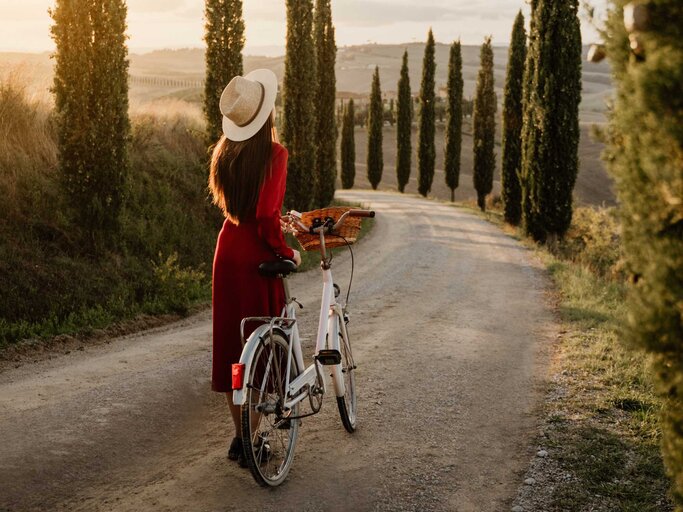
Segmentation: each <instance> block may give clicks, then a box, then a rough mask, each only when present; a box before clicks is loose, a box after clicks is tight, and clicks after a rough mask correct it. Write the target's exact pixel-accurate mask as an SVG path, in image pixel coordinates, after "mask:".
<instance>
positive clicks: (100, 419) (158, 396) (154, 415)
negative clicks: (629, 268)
mask: <svg viewBox="0 0 683 512" xmlns="http://www.w3.org/2000/svg"><path fill="white" fill-rule="evenodd" d="M342 195H343V197H344V198H347V199H351V200H355V201H361V202H364V203H366V204H368V205H370V206H372V207H373V208H374V209H375V210H376V211H377V214H378V216H377V221H376V226H375V229H374V230H373V232H372V233H371V235H370V236H369V237H368V238H367V239H365V240H364V241H363V242H362V243H360V244H359V245H358V246H357V247H356V252H355V255H356V273H355V277H354V288H353V291H352V295H351V306H350V310H351V323H350V324H349V327H350V333H351V337H352V338H351V339H352V342H353V344H354V354H355V358H356V361H357V363H358V364H359V369H358V377H357V382H358V388H359V428H358V431H357V432H356V433H355V434H353V435H349V434H347V433H346V432H345V431H344V430H343V428H342V426H341V423H340V421H339V418H338V415H337V411H336V405H335V403H334V402H333V401H332V400H331V399H329V398H328V399H327V400H326V402H325V403H324V404H323V411H322V412H321V413H320V414H319V415H318V416H316V417H313V418H308V419H304V420H303V424H302V428H301V429H300V437H299V444H298V447H297V453H296V458H295V461H294V466H293V468H292V471H291V473H290V475H289V479H288V481H287V482H286V483H285V485H283V486H282V487H280V488H278V489H274V490H264V489H261V488H259V487H257V486H256V484H255V483H254V481H253V480H252V478H251V476H250V474H249V473H248V471H247V470H243V469H240V468H238V467H237V465H236V464H235V463H233V462H231V461H228V460H227V457H226V452H227V446H228V443H229V441H230V438H231V436H232V433H231V432H230V431H229V423H228V418H227V409H226V408H225V406H224V401H223V397H221V396H217V395H216V394H214V393H211V392H210V391H209V373H210V358H211V353H210V335H211V330H210V315H209V314H208V313H204V314H200V315H198V316H196V317H193V318H191V319H189V320H186V321H184V322H182V323H180V324H174V325H171V326H169V327H166V328H162V329H157V330H155V331H152V332H148V333H146V334H143V335H139V336H133V337H127V338H123V339H116V340H113V341H112V342H111V343H108V344H104V345H100V346H93V347H89V348H86V349H85V350H83V351H74V352H72V353H69V354H65V355H60V356H58V357H55V358H52V359H49V360H44V361H42V362H39V363H33V364H26V365H24V366H21V367H19V368H14V369H11V370H7V371H5V372H3V373H2V374H0V440H1V444H0V511H27V510H81V511H88V512H91V511H110V510H116V511H146V510H149V511H151V510H154V511H166V510H169V511H188V510H192V511H227V510H258V511H262V510H264V511H265V510H277V511H289V510H291V511H304V510H305V511H328V510H329V511H337V510H339V511H365V510H387V511H388V510H419V511H429V510H451V511H456V510H457V511H465V512H467V511H477V512H484V511H504V510H509V508H510V505H509V503H510V500H511V499H512V497H513V495H514V494H515V490H516V488H517V485H518V483H519V479H520V471H522V470H523V469H524V468H525V466H526V465H527V463H528V460H529V458H530V456H531V455H530V453H532V452H530V447H529V446H528V443H529V439H530V436H529V434H530V433H531V431H533V429H534V425H535V420H534V416H533V408H534V404H535V403H536V400H537V398H538V396H539V394H538V390H537V387H538V382H539V378H540V377H542V376H543V373H544V368H545V362H546V359H547V355H546V353H547V347H548V346H549V344H548V342H547V340H548V339H549V337H550V336H551V335H552V333H553V329H554V326H553V318H552V315H551V314H550V312H549V309H548V306H547V300H546V297H545V279H544V277H543V273H542V271H541V270H540V269H539V268H538V265H537V264H536V263H534V261H533V257H532V255H531V254H530V252H529V251H528V250H526V249H524V248H523V247H522V246H521V245H520V244H519V243H517V242H516V241H514V240H513V239H512V238H510V237H508V236H506V235H505V234H503V233H502V232H500V231H499V230H498V229H497V228H496V227H494V226H492V225H490V224H488V223H487V222H485V221H484V220H481V219H479V218H477V217H475V216H473V215H472V214H470V213H468V212H466V211H464V210H460V209H456V208H451V207H449V206H446V205H440V204H437V203H433V202H427V201H423V200H421V199H417V198H415V197H410V196H408V197H406V196H398V195H394V194H387V193H372V192H366V191H362V192H344V193H343V194H342ZM333 265H334V266H333V272H334V274H335V278H336V281H337V282H338V283H339V284H340V285H341V286H342V288H343V287H344V286H345V284H346V283H347V280H348V275H349V267H350V260H349V258H348V256H339V257H337V258H336V259H335V261H334V264H333ZM291 288H292V290H293V292H294V293H293V294H294V295H296V297H297V298H299V299H300V300H301V301H302V302H303V303H304V305H305V307H306V308H305V309H304V310H303V312H302V313H303V316H302V323H303V325H302V329H303V331H302V332H303V333H304V334H309V337H312V334H313V332H312V329H313V326H314V324H315V323H316V314H317V308H318V306H319V294H320V278H319V275H318V273H317V272H316V271H315V270H314V271H311V272H308V273H305V274H301V275H297V276H295V277H294V278H293V279H292V282H291Z"/></svg>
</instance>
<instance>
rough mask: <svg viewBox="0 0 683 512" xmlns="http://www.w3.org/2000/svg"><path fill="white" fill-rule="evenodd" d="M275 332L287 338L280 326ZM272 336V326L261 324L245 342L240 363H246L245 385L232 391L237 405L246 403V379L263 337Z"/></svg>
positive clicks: (275, 328) (233, 400) (233, 399)
mask: <svg viewBox="0 0 683 512" xmlns="http://www.w3.org/2000/svg"><path fill="white" fill-rule="evenodd" d="M273 332H277V333H279V334H281V335H282V336H283V337H284V338H285V339H287V335H286V334H285V333H284V331H283V330H282V329H280V328H278V327H274V328H273ZM269 336H270V326H269V325H268V324H263V325H259V326H258V327H257V328H256V329H254V332H252V333H251V335H250V336H249V338H248V339H247V342H246V343H245V344H244V348H243V349H242V355H241V356H240V363H242V364H244V380H245V385H244V387H243V388H242V389H234V390H233V391H232V403H233V404H235V405H244V402H245V401H246V399H247V386H246V380H247V379H248V377H249V375H251V366H252V361H253V360H254V356H255V354H256V349H257V348H258V346H259V343H261V340H262V339H267V338H268V337H269Z"/></svg>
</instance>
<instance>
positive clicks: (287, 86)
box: [282, 0, 318, 211]
mask: <svg viewBox="0 0 683 512" xmlns="http://www.w3.org/2000/svg"><path fill="white" fill-rule="evenodd" d="M317 83H318V82H317V79H316V59H315V51H314V48H313V2H312V0H287V50H286V55H285V77H284V82H283V85H282V95H283V99H284V113H283V121H282V141H283V143H284V145H285V146H286V147H287V150H288V151H289V160H288V163H287V192H286V194H285V204H286V205H287V208H290V209H292V208H293V209H295V210H299V211H306V210H309V209H310V208H311V206H312V205H314V200H315V197H314V194H315V191H316V186H317V185H316V176H315V174H314V172H313V170H314V169H315V163H316V150H317V148H316V141H315V137H314V135H313V134H314V133H315V130H316V122H315V105H314V102H315V101H316V97H315V92H316V90H317V87H316V84H317Z"/></svg>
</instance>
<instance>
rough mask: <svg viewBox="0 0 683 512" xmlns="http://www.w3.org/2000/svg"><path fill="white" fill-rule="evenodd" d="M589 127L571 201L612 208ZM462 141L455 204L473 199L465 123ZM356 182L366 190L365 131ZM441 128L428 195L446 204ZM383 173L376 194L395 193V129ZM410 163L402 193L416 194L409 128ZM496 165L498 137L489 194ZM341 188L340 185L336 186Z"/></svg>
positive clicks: (388, 133) (359, 132)
mask: <svg viewBox="0 0 683 512" xmlns="http://www.w3.org/2000/svg"><path fill="white" fill-rule="evenodd" d="M589 131H590V126H589V125H582V127H581V142H580V144H579V160H580V170H579V176H578V179H577V183H576V187H575V188H574V197H575V200H576V202H577V203H578V204H583V205H603V204H604V205H607V206H611V205H614V204H615V198H614V192H613V190H612V180H611V178H610V177H609V176H608V175H607V173H606V172H605V169H604V167H603V165H602V162H601V160H600V153H601V152H602V144H600V143H599V142H595V141H594V140H592V138H591V135H590V133H589ZM463 132H464V133H463V139H462V155H461V160H460V166H461V167H460V168H461V172H460V185H459V186H458V188H457V189H456V191H455V198H456V200H459V201H461V200H466V199H472V198H475V197H476V192H475V190H474V187H473V185H472V167H473V165H472V161H473V152H472V136H471V129H470V127H469V122H466V123H465V126H464V130H463ZM355 137H356V181H355V184H354V188H370V183H369V182H368V179H367V167H366V165H365V162H366V160H367V131H366V130H365V128H360V127H356V130H355ZM444 140H445V137H444V128H443V125H437V129H436V172H435V174H434V181H433V183H432V192H431V195H432V196H435V197H438V198H439V199H445V200H449V199H450V197H451V195H450V190H449V189H448V187H447V186H446V184H445V181H444V180H445V178H444V173H443V168H444V144H445V143H444ZM382 148H383V150H384V172H383V174H382V181H381V183H380V185H379V189H380V190H396V188H397V186H396V167H395V166H396V128H395V127H390V126H385V127H384V132H383V144H382ZM412 148H413V160H412V170H411V174H410V182H409V184H408V186H407V187H406V192H411V193H417V132H416V129H415V127H413V138H412ZM500 162H501V147H500V136H498V137H497V141H496V174H495V177H494V184H493V193H494V194H500ZM339 186H341V184H339Z"/></svg>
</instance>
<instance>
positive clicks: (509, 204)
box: [501, 10, 526, 226]
mask: <svg viewBox="0 0 683 512" xmlns="http://www.w3.org/2000/svg"><path fill="white" fill-rule="evenodd" d="M525 60H526V31H525V30H524V16H523V15H522V11H521V10H520V11H519V13H518V14H517V18H516V19H515V24H514V25H513V27H512V40H511V41H510V49H509V50H508V69H507V76H506V78H505V99H504V103H503V168H502V171H501V182H502V194H501V196H502V198H503V205H504V216H505V220H506V221H507V222H509V223H510V224H512V225H514V226H516V225H518V224H519V222H520V220H521V219H522V187H521V185H520V183H519V174H520V166H521V163H522V144H521V135H522V115H523V111H522V102H523V101H522V100H523V98H522V94H523V89H524V82H523V80H524V61H525Z"/></svg>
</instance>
